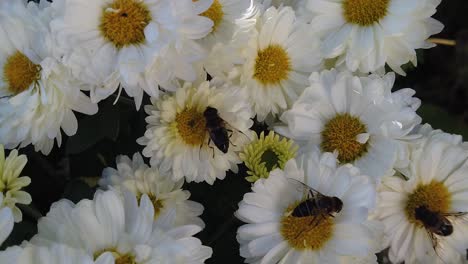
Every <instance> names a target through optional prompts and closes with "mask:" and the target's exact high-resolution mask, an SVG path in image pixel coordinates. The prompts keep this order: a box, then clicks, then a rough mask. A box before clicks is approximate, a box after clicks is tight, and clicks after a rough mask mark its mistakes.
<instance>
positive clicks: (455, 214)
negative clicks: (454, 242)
mask: <svg viewBox="0 0 468 264" xmlns="http://www.w3.org/2000/svg"><path fill="white" fill-rule="evenodd" d="M442 215H443V216H453V217H462V216H466V215H468V212H456V213H444V214H442Z"/></svg>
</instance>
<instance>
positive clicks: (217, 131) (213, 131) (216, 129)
mask: <svg viewBox="0 0 468 264" xmlns="http://www.w3.org/2000/svg"><path fill="white" fill-rule="evenodd" d="M203 116H204V117H205V121H206V129H207V130H208V134H209V135H210V140H211V141H213V143H214V144H215V146H216V147H217V148H218V149H219V150H221V151H222V152H223V153H227V152H228V150H229V136H228V131H230V130H228V129H227V128H226V122H225V121H224V120H223V119H222V118H221V117H220V116H219V114H218V109H216V108H213V107H210V106H208V107H207V108H206V110H205V112H203ZM209 144H210V142H208V145H209Z"/></svg>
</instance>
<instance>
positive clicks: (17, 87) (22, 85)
mask: <svg viewBox="0 0 468 264" xmlns="http://www.w3.org/2000/svg"><path fill="white" fill-rule="evenodd" d="M3 76H4V81H5V82H6V83H7V84H8V91H10V92H11V93H13V94H15V95H16V94H19V93H21V92H23V91H26V90H27V89H28V88H29V86H31V85H32V84H33V83H35V82H37V81H38V80H39V79H40V77H41V66H40V65H37V64H34V63H33V62H32V61H31V60H30V59H29V58H28V57H26V56H25V55H24V54H23V53H21V52H19V51H16V52H15V53H14V54H13V55H11V56H10V57H8V58H7V59H6V62H5V65H4V66H3Z"/></svg>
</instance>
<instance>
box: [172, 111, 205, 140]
mask: <svg viewBox="0 0 468 264" xmlns="http://www.w3.org/2000/svg"><path fill="white" fill-rule="evenodd" d="M175 123H176V127H177V131H178V134H179V135H180V137H181V138H182V139H183V141H184V142H185V143H186V144H188V145H192V146H200V145H201V144H202V143H203V141H204V140H205V136H206V121H205V117H204V116H203V113H201V112H198V111H196V110H195V109H192V108H186V109H184V110H183V111H182V112H180V113H177V115H176V118H175Z"/></svg>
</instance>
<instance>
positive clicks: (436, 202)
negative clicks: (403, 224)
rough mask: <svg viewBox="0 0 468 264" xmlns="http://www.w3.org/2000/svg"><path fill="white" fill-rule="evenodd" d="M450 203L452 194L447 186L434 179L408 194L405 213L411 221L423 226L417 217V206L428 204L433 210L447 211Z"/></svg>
mask: <svg viewBox="0 0 468 264" xmlns="http://www.w3.org/2000/svg"><path fill="white" fill-rule="evenodd" d="M450 203H451V195H450V192H449V191H448V189H447V187H445V185H444V184H443V183H441V182H437V181H432V182H431V183H429V184H426V185H419V186H418V187H417V188H416V189H415V190H414V192H413V193H411V194H410V195H408V200H407V201H406V206H405V214H406V217H407V218H408V221H409V222H410V223H413V224H416V225H418V226H421V227H422V226H423V223H422V222H421V221H419V220H416V217H415V209H416V208H418V207H420V206H426V208H427V209H429V210H430V211H432V212H438V213H447V212H448V211H449V209H450Z"/></svg>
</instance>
